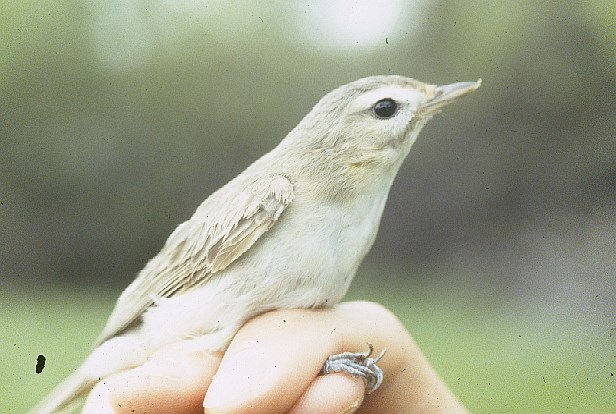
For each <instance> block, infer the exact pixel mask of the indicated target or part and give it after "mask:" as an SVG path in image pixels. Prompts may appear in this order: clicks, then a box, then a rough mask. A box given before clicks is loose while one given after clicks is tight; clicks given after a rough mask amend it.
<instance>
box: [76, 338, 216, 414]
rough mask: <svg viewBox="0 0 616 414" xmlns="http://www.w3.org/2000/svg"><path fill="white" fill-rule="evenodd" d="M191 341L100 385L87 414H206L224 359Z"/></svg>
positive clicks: (171, 346)
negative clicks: (205, 401)
mask: <svg viewBox="0 0 616 414" xmlns="http://www.w3.org/2000/svg"><path fill="white" fill-rule="evenodd" d="M191 345H192V343H191V341H190V340H187V341H181V342H178V343H176V344H173V345H170V346H168V347H165V348H163V349H161V350H159V351H157V352H156V353H155V354H154V355H152V357H151V358H150V359H148V361H147V362H146V363H145V364H144V365H142V366H140V367H138V368H135V369H132V370H130V371H127V372H123V373H120V374H116V375H113V376H111V377H109V378H106V379H105V380H104V381H101V382H99V383H98V384H97V385H96V387H95V388H94V389H93V390H92V392H91V393H90V395H89V396H88V399H87V400H86V403H85V405H84V411H83V412H85V413H109V414H110V413H130V414H134V413H144V412H148V413H151V412H155V413H203V397H204V395H205V390H206V389H207V387H208V385H209V383H210V381H211V379H212V377H213V375H214V373H215V372H216V369H217V368H218V364H219V363H220V358H221V356H220V355H218V354H213V353H209V352H206V351H199V350H195V349H194V347H193V346H191Z"/></svg>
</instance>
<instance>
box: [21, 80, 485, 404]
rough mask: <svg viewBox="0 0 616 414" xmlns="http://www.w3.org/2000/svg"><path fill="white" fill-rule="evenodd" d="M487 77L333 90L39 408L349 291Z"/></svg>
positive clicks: (217, 347) (184, 240)
mask: <svg viewBox="0 0 616 414" xmlns="http://www.w3.org/2000/svg"><path fill="white" fill-rule="evenodd" d="M480 85H481V79H479V80H478V81H475V82H456V83H452V84H447V85H441V86H437V85H434V84H428V83H424V82H420V81H417V80H415V79H412V78H408V77H404V76H399V75H379V76H370V77H366V78H362V79H359V80H356V81H353V82H350V83H348V84H345V85H343V86H340V87H338V88H337V89H334V90H333V91H331V92H329V93H328V94H326V95H325V96H324V97H323V98H322V99H320V100H319V101H318V102H317V103H316V105H315V106H314V107H313V108H312V110H311V111H310V112H309V113H308V114H307V115H306V116H305V117H304V118H303V119H302V120H301V121H300V122H299V124H297V126H296V127H295V128H293V129H292V130H291V132H289V133H288V135H287V136H286V137H285V138H284V139H282V140H281V141H280V143H279V144H278V145H277V146H276V147H275V148H274V149H273V150H271V151H270V152H268V153H267V154H265V155H264V156H262V157H261V158H259V159H258V160H257V161H255V162H254V163H252V164H251V165H250V166H248V168H246V170H244V171H243V172H242V173H240V174H239V175H238V176H237V177H235V178H234V179H232V180H231V181H230V182H228V183H227V184H226V185H224V186H222V187H221V188H220V189H218V190H217V191H215V192H214V193H212V194H211V195H210V196H209V197H207V198H206V199H205V201H204V202H203V203H202V204H201V205H200V206H199V207H198V208H197V209H196V211H195V213H194V214H193V215H192V217H190V219H188V220H187V221H185V222H184V223H182V224H180V225H179V226H178V227H177V228H176V229H175V230H174V231H173V232H172V234H171V235H170V236H169V238H168V239H167V241H166V242H165V244H164V246H163V247H162V249H161V250H160V252H159V253H158V254H157V255H156V256H155V257H154V258H152V259H151V260H150V261H149V262H148V263H147V264H146V265H145V267H144V268H143V269H142V270H141V271H140V272H139V273H138V274H137V276H136V278H135V279H134V281H133V282H132V283H130V285H129V286H128V287H127V288H126V289H125V290H124V291H123V292H122V294H121V295H120V296H119V298H118V300H117V303H116V305H115V308H114V309H113V311H112V312H111V315H110V316H109V319H108V321H107V323H106V325H105V327H104V329H103V330H102V332H101V334H100V336H99V337H98V339H97V340H96V342H95V343H94V346H93V350H92V352H91V353H90V355H89V356H88V357H87V358H86V359H85V361H84V362H83V364H82V365H81V366H80V367H79V368H78V369H77V370H76V371H75V372H74V373H72V374H71V375H70V376H69V377H68V378H67V379H65V380H64V381H63V382H62V383H60V385H58V386H57V387H56V388H55V389H54V390H53V391H52V392H51V394H50V395H49V396H48V397H47V398H45V399H44V400H43V401H41V402H40V403H39V404H38V405H37V406H36V407H35V408H34V409H33V410H32V411H31V413H33V414H34V413H35V414H50V413H59V412H65V411H67V410H70V409H71V408H73V407H74V406H75V404H76V403H77V402H78V401H79V400H80V399H81V398H82V397H84V396H85V395H86V394H87V393H88V392H89V390H91V389H92V388H93V386H94V385H96V383H97V382H98V381H100V380H102V379H104V378H106V377H108V376H110V375H112V374H114V373H117V372H121V371H124V370H127V369H130V368H132V367H137V366H139V365H141V364H143V363H144V362H145V361H146V360H147V359H148V356H150V355H152V354H153V353H154V352H155V351H156V350H158V349H160V348H161V347H163V346H165V345H168V344H170V343H173V342H176V341H180V340H182V339H186V338H192V340H193V341H196V342H197V343H198V344H199V345H200V346H202V347H203V349H208V350H211V351H224V350H225V349H226V347H227V346H228V344H229V343H230V341H231V340H232V338H233V336H234V335H235V333H236V332H237V331H238V330H239V328H240V327H241V326H242V325H243V324H244V323H245V322H246V321H247V320H249V319H250V318H252V317H254V316H256V315H259V314H262V313H265V312H268V311H271V310H275V309H289V308H303V309H314V308H327V307H332V306H334V305H335V304H337V303H338V302H340V301H341V300H342V298H343V296H344V295H345V294H346V292H347V290H348V288H349V285H350V284H351V281H352V279H353V277H354V275H355V273H356V271H357V269H358V267H359V266H360V264H361V262H362V260H363V258H364V256H365V255H366V254H367V253H368V251H369V250H370V248H371V247H372V245H373V243H374V240H375V237H376V235H377V231H378V228H379V223H380V220H381V216H382V214H383V210H384V207H385V203H386V201H387V198H388V194H389V191H390V188H391V186H392V183H393V182H394V179H395V177H396V175H397V172H398V170H399V169H400V167H401V165H402V163H403V161H404V160H405V158H406V156H407V155H408V153H409V151H410V149H411V146H412V145H413V143H414V142H415V141H416V139H417V137H418V134H419V132H420V131H421V130H422V128H423V127H424V125H425V124H426V123H427V122H428V121H429V120H430V119H431V118H432V117H433V116H434V115H435V114H437V113H438V112H440V111H441V110H442V108H443V107H444V106H446V105H448V104H450V103H452V102H454V101H457V100H458V99H459V98H461V97H463V96H465V95H468V94H469V93H471V92H473V91H475V90H477V88H479V86H480ZM365 357H366V355H364V358H365ZM379 358H380V357H379ZM375 361H376V360H372V363H374V362H375Z"/></svg>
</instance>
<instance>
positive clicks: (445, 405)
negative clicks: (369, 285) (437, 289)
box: [84, 302, 465, 414]
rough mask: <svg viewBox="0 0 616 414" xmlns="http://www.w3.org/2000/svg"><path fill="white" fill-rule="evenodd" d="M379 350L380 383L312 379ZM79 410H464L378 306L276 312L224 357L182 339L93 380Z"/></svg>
mask: <svg viewBox="0 0 616 414" xmlns="http://www.w3.org/2000/svg"><path fill="white" fill-rule="evenodd" d="M368 343H371V344H372V345H373V346H374V348H375V350H376V351H377V352H380V350H381V349H383V348H385V347H386V348H387V352H386V354H385V356H384V357H383V359H382V360H381V361H380V362H379V366H380V367H381V368H382V370H383V372H384V380H383V384H382V386H381V387H380V388H379V389H378V390H377V391H375V392H374V393H372V394H370V395H365V386H364V381H363V380H362V379H361V378H356V377H353V376H350V375H348V374H342V373H336V374H328V375H322V376H320V375H318V373H319V371H320V369H321V367H322V366H323V363H324V362H325V360H326V359H327V357H328V356H329V355H332V354H338V353H341V352H345V351H351V352H362V351H365V350H366V348H367V346H368V345H367V344H368ZM204 407H205V408H204ZM84 412H85V413H93V412H96V413H132V414H134V413H145V412H148V413H151V412H156V413H165V412H169V413H204V412H205V413H288V414H299V413H350V412H356V413H362V414H368V413H383V412H388V413H397V412H404V413H410V412H422V413H425V412H434V413H438V412H447V413H457V412H459V413H462V412H465V410H464V408H463V407H462V405H461V404H460V403H459V402H458V401H457V400H456V398H455V396H454V395H453V394H452V393H451V392H450V391H449V389H448V388H447V386H446V385H445V384H444V383H443V382H442V380H441V379H440V378H439V377H438V375H437V374H436V373H435V371H434V370H433V369H432V367H431V366H430V364H429V363H428V361H427V360H426V359H425V357H424V356H423V355H422V353H421V351H420V350H419V348H418V347H417V345H416V344H415V343H414V342H413V340H412V338H411V337H410V335H409V333H408V332H407V331H406V329H405V328H404V326H403V325H402V324H401V323H400V321H398V319H397V318H396V317H395V316H394V315H393V314H391V313H390V312H389V311H388V310H386V309H385V308H384V307H382V306H381V305H378V304H374V303H369V302H350V303H342V304H340V305H338V306H336V307H334V308H332V309H323V310H278V311H273V312H268V313H266V314H263V315H260V316H258V317H256V318H253V319H252V320H250V321H249V322H247V323H246V324H245V325H244V326H243V327H242V329H240V331H239V332H238V333H237V335H236V336H235V338H234V339H233V341H232V342H231V344H230V345H229V348H228V349H227V351H226V352H225V353H224V355H223V354H222V353H211V352H208V351H205V350H201V349H196V348H195V346H194V343H193V341H191V340H184V341H181V342H178V343H175V344H172V345H169V346H167V347H165V348H163V349H161V350H159V351H158V352H156V353H155V354H154V355H153V356H152V357H151V358H150V359H149V360H148V361H147V362H146V363H145V364H144V365H142V366H140V367H138V368H135V369H132V370H130V371H127V372H123V373H119V374H116V375H113V376H111V377H109V378H107V379H105V380H104V381H101V382H100V383H99V384H98V385H97V386H96V387H95V388H94V389H93V390H92V392H91V393H90V395H89V396H88V399H87V401H86V404H85V406H84Z"/></svg>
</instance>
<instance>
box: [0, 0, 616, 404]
mask: <svg viewBox="0 0 616 414" xmlns="http://www.w3.org/2000/svg"><path fill="white" fill-rule="evenodd" d="M0 10H1V12H0V34H1V39H2V40H1V43H0V144H1V145H0V235H1V236H2V247H1V248H0V289H1V292H2V301H1V304H0V309H1V312H0V327H1V332H0V351H1V353H0V355H1V356H0V378H1V380H0V381H1V384H2V385H1V386H0V411H1V412H23V411H24V410H25V409H26V408H27V407H29V406H31V405H32V404H33V403H34V402H35V401H37V400H38V399H40V398H41V397H42V396H43V395H44V394H45V393H46V392H47V391H48V390H49V389H50V388H51V387H52V385H53V384H55V383H57V382H58V381H59V380H60V378H62V377H64V376H65V375H66V374H68V373H69V372H71V370H73V369H74V368H76V367H77V365H78V363H79V362H80V361H81V360H82V358H83V357H84V356H85V355H86V353H87V352H88V349H89V344H90V343H91V341H93V340H94V338H95V337H96V335H97V334H98V332H100V330H101V329H102V326H103V324H104V322H105V319H106V317H107V315H108V314H109V312H110V311H111V308H112V306H113V303H114V301H115V299H116V298H117V296H118V295H119V293H120V292H121V290H122V289H123V288H124V287H125V286H126V285H127V284H128V283H129V282H130V281H131V280H132V278H133V276H134V275H135V274H136V273H137V272H138V271H139V270H140V268H141V267H142V266H143V265H144V264H145V262H146V261H147V260H148V259H149V258H150V257H152V256H153V255H155V254H156V253H157V251H158V249H159V248H160V247H161V246H162V244H163V243H164V240H165V239H166V237H167V236H168V235H169V234H170V233H171V231H172V230H173V229H174V228H175V226H177V225H178V224H179V223H181V222H182V221H183V220H185V219H187V218H188V217H189V216H190V215H191V214H192V212H193V211H194V210H195V208H196V207H197V206H198V205H199V204H200V203H201V201H203V200H204V199H205V198H206V197H207V195H208V194H210V193H211V192H212V191H214V190H215V189H217V188H218V187H219V186H221V185H222V184H224V183H226V182H227V181H228V180H229V179H231V178H232V177H233V176H235V175H236V174H238V173H239V172H240V171H242V170H243V169H244V168H245V167H246V166H247V165H248V164H249V163H250V162H252V161H253V160H255V159H256V158H257V157H259V156H260V155H262V154H264V153H265V152H267V151H268V150H269V149H271V148H273V147H274V146H275V145H276V144H277V143H278V142H279V141H280V139H282V138H283V137H284V136H285V134H286V133H287V132H288V131H290V130H291V128H293V127H294V126H295V125H296V123H297V122H298V121H299V120H300V119H301V118H302V116H303V115H304V114H306V113H307V112H308V111H309V110H310V108H311V106H312V105H313V104H314V103H315V102H316V101H317V100H318V99H319V98H320V97H321V96H322V95H324V94H325V93H326V92H328V91H329V90H331V89H333V88H334V87H336V86H338V85H340V84H343V83H346V82H349V81H352V80H355V79H357V78H359V77H363V76H368V75H374V74H393V73H396V74H401V75H407V76H412V77H415V78H417V79H420V80H423V81H427V82H431V83H450V82H454V81H461V80H475V79H477V78H479V77H481V78H483V85H482V87H481V89H480V90H479V91H478V92H477V93H475V94H473V95H472V96H470V97H468V98H466V99H464V100H463V101H460V102H459V103H457V104H456V105H453V106H451V107H448V108H447V109H446V110H445V111H444V113H443V114H441V115H439V116H438V117H436V119H435V120H433V121H432V122H431V123H430V124H429V125H428V126H427V127H426V128H425V130H424V132H423V133H422V134H421V136H420V139H419V141H418V142H417V144H416V145H415V147H414V149H413V151H412V152H411V155H410V156H409V159H408V160H407V162H406V164H405V165H404V166H403V168H402V170H401V171H400V174H399V176H398V179H397V180H396V183H395V184H394V187H393V189H392V192H391V195H390V199H389V202H388V205H387V208H386V211H385V214H384V217H383V222H382V225H381V230H380V233H379V236H378V239H377V242H376V244H375V246H374V248H373V250H372V252H371V253H370V254H369V256H368V258H367V259H366V262H365V265H364V266H363V268H362V269H361V271H360V274H359V275H358V277H357V279H356V281H355V282H354V284H353V286H352V288H351V291H350V292H349V299H359V298H361V299H367V300H374V301H378V302H381V303H383V304H384V305H386V306H387V307H389V308H390V309H392V310H393V311H394V312H395V313H396V314H397V315H398V316H399V317H400V318H401V319H402V321H403V322H404V323H405V324H406V325H407V326H408V328H409V330H410V331H411V333H412V334H413V335H414V337H415V339H416V340H417V341H418V342H419V344H420V346H421V347H422V349H423V350H424V351H425V353H426V354H427V355H428V357H429V358H430V360H431V361H432V362H433V364H434V365H435V366H436V368H437V369H438V371H439V372H440V373H441V375H442V376H443V377H444V378H445V379H446V381H447V382H448V383H449V384H450V386H451V387H452V388H453V390H454V391H455V392H456V394H458V395H459V396H460V398H461V399H462V400H463V401H464V403H465V404H466V405H467V406H468V408H469V409H471V410H472V411H474V412H486V413H496V412H499V413H514V412H518V413H528V412H554V413H563V412H570V413H581V412H593V413H611V412H616V378H615V377H614V374H615V373H616V243H615V242H616V7H615V6H614V3H613V1H612V0H603V1H593V2H581V1H572V2H559V1H555V0H552V1H542V2H535V1H529V0H526V1H515V2H514V1H503V2H482V1H416V2H405V1H387V2H385V1H384V2H368V1H349V0H338V1H335V0H332V1H325V0H323V1H310V2H283V1H280V2H210V1H194V0H177V1H172V0H165V1H154V2H151V1H139V0H128V1H118V0H112V1H103V0H91V1H70V0H65V1H56V2H36V1H20V2H12V1H6V0H3V1H0ZM39 354H44V355H45V356H46V357H47V365H46V368H45V370H44V371H43V373H42V374H36V373H35V365H36V359H37V356H38V355H39Z"/></svg>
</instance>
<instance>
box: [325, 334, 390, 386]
mask: <svg viewBox="0 0 616 414" xmlns="http://www.w3.org/2000/svg"><path fill="white" fill-rule="evenodd" d="M386 350H387V349H383V351H381V353H380V354H379V355H378V356H377V357H376V358H370V355H372V352H373V351H374V347H373V346H372V344H368V351H367V352H357V353H353V352H343V353H341V354H336V355H331V356H330V357H329V358H327V361H325V365H323V368H321V372H320V373H319V375H326V374H331V373H333V372H346V373H347V374H351V375H353V376H355V377H360V378H363V379H364V381H365V382H366V394H370V393H372V392H374V391H375V390H376V389H377V388H379V387H380V386H381V383H382V382H383V371H382V370H381V368H379V367H378V365H376V363H377V362H379V360H380V359H381V358H382V357H383V355H384V354H385V351H386Z"/></svg>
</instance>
